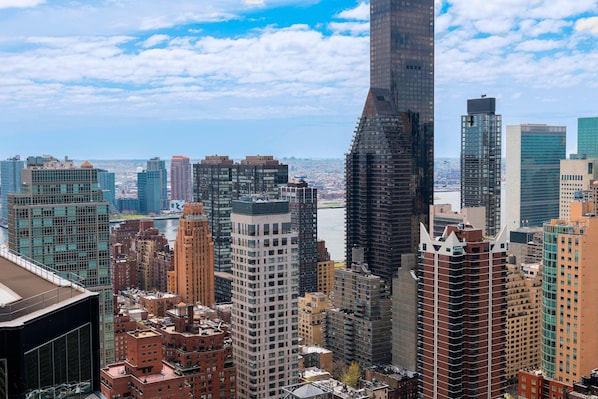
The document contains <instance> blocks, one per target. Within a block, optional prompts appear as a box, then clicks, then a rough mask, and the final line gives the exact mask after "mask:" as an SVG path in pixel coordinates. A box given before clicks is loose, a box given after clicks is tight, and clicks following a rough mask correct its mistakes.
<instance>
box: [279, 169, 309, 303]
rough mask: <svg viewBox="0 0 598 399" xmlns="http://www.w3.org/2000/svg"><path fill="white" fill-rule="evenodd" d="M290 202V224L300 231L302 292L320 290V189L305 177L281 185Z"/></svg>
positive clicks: (300, 281) (282, 196)
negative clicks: (309, 183) (309, 184)
mask: <svg viewBox="0 0 598 399" xmlns="http://www.w3.org/2000/svg"><path fill="white" fill-rule="evenodd" d="M279 198H280V199H281V200H285V201H289V209H290V211H291V225H292V228H293V229H294V230H296V231H297V233H298V234H299V295H304V294H305V293H308V292H317V291H318V190H317V189H316V188H314V187H309V186H308V184H307V183H306V182H305V181H304V180H303V179H300V180H293V181H291V182H289V183H288V184H287V186H285V187H280V191H279Z"/></svg>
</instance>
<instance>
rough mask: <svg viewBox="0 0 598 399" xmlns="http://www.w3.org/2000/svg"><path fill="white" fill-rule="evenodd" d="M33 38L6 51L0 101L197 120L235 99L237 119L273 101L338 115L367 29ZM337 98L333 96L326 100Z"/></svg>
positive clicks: (282, 108)
mask: <svg viewBox="0 0 598 399" xmlns="http://www.w3.org/2000/svg"><path fill="white" fill-rule="evenodd" d="M28 42H29V43H30V46H29V48H28V49H27V50H25V51H22V52H19V53H15V54H8V55H7V56H6V57H5V58H4V61H5V62H3V63H2V64H0V76H11V79H12V80H11V81H10V82H6V81H5V82H2V81H0V103H3V102H4V101H11V102H13V103H17V102H18V103H21V104H27V107H40V108H45V107H51V108H52V109H55V108H57V107H65V109H67V108H68V107H69V106H76V107H86V106H92V105H93V104H96V105H98V106H99V107H101V108H100V109H103V110H104V112H107V113H118V114H120V113H123V114H126V113H127V112H129V111H130V112H139V111H140V110H145V111H144V112H150V111H149V110H156V109H164V107H165V106H168V107H169V108H176V109H175V110H172V112H174V113H176V114H180V116H181V117H193V118H224V117H226V118H228V117H230V115H229V114H230V112H231V111H230V109H231V107H236V108H238V109H245V111H244V112H243V114H242V115H237V116H236V117H243V116H245V117H249V116H251V117H255V115H257V114H256V108H260V107H263V106H265V105H266V104H268V103H270V104H272V103H274V104H277V105H276V106H275V107H276V108H277V112H284V113H287V114H293V113H297V114H300V113H302V112H303V113H313V112H316V113H318V112H319V113H326V112H328V113H330V112H332V113H336V112H338V110H337V109H334V108H331V107H336V106H338V104H339V103H341V104H342V103H344V104H345V108H346V107H347V106H348V104H350V103H351V102H352V101H354V90H355V87H361V88H362V91H363V92H364V93H365V89H366V87H367V78H368V69H369V64H368V61H367V60H368V49H369V46H368V45H369V38H368V37H367V36H352V35H351V34H348V35H347V34H342V33H337V34H333V35H331V36H325V35H323V34H322V33H321V32H318V31H316V30H313V29H312V28H310V27H309V26H306V25H293V26H290V27H286V28H282V29H275V28H268V29H264V30H263V31H261V32H259V34H251V35H248V36H241V37H237V38H215V37H211V36H202V37H194V36H189V37H179V38H177V40H169V36H167V35H153V36H150V37H149V38H147V39H144V40H141V39H137V38H135V37H130V36H119V37H73V38H65V37H62V38H55V37H36V38H31V39H29V40H28ZM159 43H160V44H162V45H161V46H160V47H155V45H156V44H159ZM39 82H43V83H39ZM331 98H334V99H335V101H334V103H333V102H330V101H327V99H331ZM57 99H59V100H57ZM224 99H226V101H225V102H223V101H224ZM119 103H120V105H119ZM200 104H202V105H200ZM305 104H310V107H308V108H306V107H305V106H304V105H305ZM129 107H134V108H129ZM199 109H203V110H204V112H200V111H198V110H199ZM98 112H99V111H98ZM186 112H188V113H189V114H186ZM183 114H184V115H183ZM258 114H260V115H261V113H258ZM185 115H186V116H185Z"/></svg>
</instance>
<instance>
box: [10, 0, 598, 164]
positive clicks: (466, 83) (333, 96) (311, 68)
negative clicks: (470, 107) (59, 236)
mask: <svg viewBox="0 0 598 399" xmlns="http://www.w3.org/2000/svg"><path fill="white" fill-rule="evenodd" d="M503 3H504V2H503V1H486V2H467V1H464V0H458V1H436V2H435V4H436V13H435V15H436V19H435V25H436V34H435V36H436V56H435V57H436V70H435V75H436V87H435V102H436V107H435V108H436V110H435V111H436V112H435V132H436V138H435V139H436V140H435V141H436V151H435V153H436V156H437V157H439V158H440V157H458V156H459V154H458V153H459V146H458V145H456V143H457V142H458V137H459V136H458V135H459V123H460V115H461V114H462V112H463V109H464V107H465V104H466V100H467V99H468V98H476V97H478V96H480V95H482V94H487V95H489V96H493V97H496V98H497V101H499V104H500V107H499V109H497V112H499V113H501V114H502V115H503V125H505V126H506V125H514V124H521V123H546V124H550V125H565V126H567V130H568V140H567V152H568V153H571V152H575V148H576V136H577V134H576V133H577V118H578V117H587V116H594V114H595V113H596V112H595V110H594V109H593V108H592V104H593V102H592V101H591V100H592V92H593V89H594V87H593V86H594V85H596V83H595V82H596V79H595V77H596V71H597V70H598V68H597V67H598V54H597V53H596V52H594V51H593V50H594V40H595V38H596V36H597V35H598V16H597V14H598V5H597V4H596V2H595V1H594V0H583V1H578V2H574V3H573V2H568V1H565V0H561V1H552V2H548V1H538V2H535V3H534V4H533V5H527V4H524V3H523V2H518V4H503ZM368 8H369V7H368V3H364V2H357V1H351V2H346V1H339V0H334V1H327V2H318V1H311V0H310V1H307V0H302V1H298V0H272V1H259V0H247V1H245V2H238V1H237V2H234V1H220V2H217V3H216V4H211V5H199V4H195V3H193V2H185V1H178V2H175V3H169V5H168V7H166V6H165V5H164V4H162V3H160V2H158V1H150V2H143V3H141V2H139V1H106V2H101V1H97V2H93V3H88V2H86V3H72V2H66V1H46V2H44V1H38V0H28V1H20V2H16V1H0V18H1V19H2V21H3V23H2V26H1V27H0V59H2V60H3V61H4V62H2V63H1V64H0V72H1V73H2V76H3V79H2V80H0V106H2V107H3V110H4V112H3V115H2V117H1V119H0V120H2V123H3V125H4V127H5V128H4V131H3V133H1V134H0V139H2V141H3V151H2V152H1V153H0V157H2V158H3V159H5V158H7V157H10V156H13V155H15V154H20V155H22V156H26V155H34V154H44V153H53V154H57V155H58V156H59V157H60V156H61V155H62V154H70V155H71V156H73V157H74V158H77V159H144V158H149V157H150V156H156V155H157V156H160V157H162V158H163V159H168V158H170V156H172V155H174V154H182V153H184V152H185V153H186V154H185V155H188V156H190V157H192V158H197V157H199V156H202V155H206V154H215V153H219V154H223V153H224V154H228V155H230V156H231V157H233V158H239V157H241V156H243V155H245V154H247V153H272V154H274V155H276V156H277V157H279V158H283V157H288V156H300V157H301V156H309V157H335V158H336V157H338V158H340V157H342V156H343V154H344V153H345V152H346V151H347V150H348V148H349V144H350V141H351V136H352V134H353V130H354V128H355V120H356V118H357V116H358V115H359V114H360V111H361V107H362V105H363V104H362V101H363V100H362V99H363V97H364V96H365V95H366V94H367V87H368V81H369V63H368V57H369V10H368ZM48 21H52V22H53V23H47V22H48ZM173 133H174V134H173ZM98 134H102V135H103V139H102V140H101V141H100V140H96V139H95V137H97V135H98ZM192 134H194V135H195V136H196V137H197V145H198V151H195V150H190V149H189V148H188V147H189V146H190V145H191V148H193V147H192V144H193V143H192V140H191V141H189V140H188V138H189V137H191V135H192ZM24 135H28V139H27V140H23V139H22V138H23V137H24ZM223 137H226V138H227V139H226V140H222V138H223ZM297 137H301V140H298V139H297ZM180 138H183V139H185V147H183V145H181V144H179V142H180V140H179V139H180ZM91 141H93V145H90V143H91ZM314 141H316V142H318V143H320V145H318V146H314V145H313V142H314ZM102 143H106V144H104V145H103V144H102ZM115 143H120V144H121V145H115ZM200 143H201V146H200ZM231 143H235V144H234V145H231ZM289 143H292V145H289ZM158 144H159V145H158ZM158 147H159V148H158ZM503 147H504V146H503ZM156 151H158V152H160V153H156ZM503 156H504V154H503Z"/></svg>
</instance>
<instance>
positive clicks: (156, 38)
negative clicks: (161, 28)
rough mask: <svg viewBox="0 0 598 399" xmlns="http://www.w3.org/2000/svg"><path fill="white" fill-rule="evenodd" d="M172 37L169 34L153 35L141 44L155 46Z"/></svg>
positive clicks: (142, 45) (145, 46)
mask: <svg viewBox="0 0 598 399" xmlns="http://www.w3.org/2000/svg"><path fill="white" fill-rule="evenodd" d="M168 39H170V36H168V35H152V36H150V37H148V38H147V39H146V40H145V41H144V42H142V43H141V44H140V45H141V47H144V48H149V47H154V46H156V45H158V44H160V43H163V42H165V41H166V40H168Z"/></svg>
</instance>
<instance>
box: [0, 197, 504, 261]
mask: <svg viewBox="0 0 598 399" xmlns="http://www.w3.org/2000/svg"><path fill="white" fill-rule="evenodd" d="M503 199H504V195H503ZM460 201H461V193H460V192H459V191H443V192H436V193H435V198H434V202H435V203H437V204H451V205H452V207H453V210H458V209H459V202H460ZM503 214H504V212H503ZM154 225H155V226H156V228H157V229H158V230H160V232H162V233H164V235H165V236H166V238H167V239H168V241H169V242H170V243H171V244H174V239H175V237H176V232H177V229H178V226H179V221H178V219H162V220H156V221H154ZM6 239H7V230H6V229H5V228H1V229H0V243H5V242H6ZM318 239H321V240H324V241H326V247H327V248H328V252H330V257H331V258H332V259H334V260H343V259H344V258H345V208H321V209H318Z"/></svg>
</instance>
